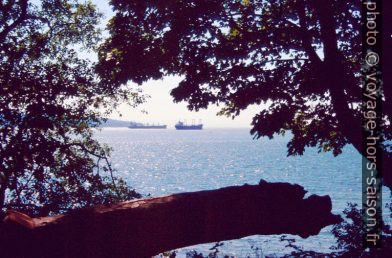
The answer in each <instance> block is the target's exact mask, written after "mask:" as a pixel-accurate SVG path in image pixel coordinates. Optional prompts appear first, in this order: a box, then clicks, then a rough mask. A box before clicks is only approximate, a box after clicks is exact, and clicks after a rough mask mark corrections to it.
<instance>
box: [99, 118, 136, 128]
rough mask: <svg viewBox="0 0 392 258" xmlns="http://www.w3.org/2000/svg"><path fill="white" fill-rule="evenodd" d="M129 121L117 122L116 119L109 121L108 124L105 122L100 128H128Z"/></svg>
mask: <svg viewBox="0 0 392 258" xmlns="http://www.w3.org/2000/svg"><path fill="white" fill-rule="evenodd" d="M128 126H129V121H123V120H115V119H108V120H107V121H106V122H103V123H102V124H101V125H100V127H128Z"/></svg>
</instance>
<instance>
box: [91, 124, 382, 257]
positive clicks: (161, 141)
mask: <svg viewBox="0 0 392 258" xmlns="http://www.w3.org/2000/svg"><path fill="white" fill-rule="evenodd" d="M96 138H97V139H98V140H99V141H100V142H102V143H107V144H108V145H109V146H111V147H112V148H113V153H112V159H111V160H112V163H113V165H114V167H115V168H116V170H117V175H119V176H121V177H123V178H125V179H126V181H127V182H128V183H129V185H131V186H132V187H134V188H135V189H136V190H137V191H138V192H140V193H142V194H151V195H152V196H158V195H163V194H168V193H177V192H184V191H198V190H206V189H216V188H220V187H225V186H232V185H243V184H245V183H247V184H257V183H258V182H259V180H260V179H261V178H263V179H265V180H267V181H270V182H290V183H296V184H300V185H302V186H303V187H305V189H306V190H307V191H308V194H318V195H329V196H330V197H331V199H332V205H333V212H334V213H337V214H342V211H343V210H344V209H345V208H346V207H347V203H348V202H352V203H358V204H360V201H361V156H360V155H359V154H358V153H357V151H356V150H355V149H354V148H353V147H351V146H348V147H346V148H345V149H344V152H343V154H342V155H340V156H338V157H333V155H332V154H331V153H318V152H317V149H313V148H312V149H307V150H306V151H305V154H304V155H303V156H296V157H287V156H286V155H287V147H286V145H287V142H288V139H289V138H288V137H281V136H278V137H276V138H274V139H273V140H269V139H268V138H262V139H259V140H253V139H252V137H251V135H250V134H249V130H247V129H205V130H201V131H175V130H171V129H167V130H159V129H157V130H154V129H152V130H143V129H127V128H124V129H104V130H103V131H101V132H98V133H97V134H96ZM384 190H385V191H384V200H387V199H389V198H388V197H389V194H387V192H386V189H384ZM387 212H388V210H386V209H385V211H384V217H387V216H389V214H386V213H387ZM330 230H331V227H326V228H324V229H323V230H322V231H321V233H320V234H319V235H317V236H314V237H309V238H308V239H305V240H303V239H301V238H300V237H295V236H289V237H290V238H295V239H296V240H297V244H299V245H301V246H303V247H305V248H307V249H311V250H316V251H325V252H328V251H329V248H330V247H331V246H332V245H334V244H335V239H334V238H333V236H332V234H331V233H330ZM280 237H281V236H280V235H279V236H278V235H276V236H253V237H247V238H243V239H240V240H235V241H227V242H225V243H224V245H223V246H222V247H220V248H219V250H220V251H221V254H227V255H234V256H236V257H244V256H247V255H250V256H251V257H254V256H255V252H256V251H254V250H251V246H254V247H255V248H260V249H261V250H262V251H261V252H262V253H263V254H269V255H270V254H277V255H278V256H279V255H281V254H283V253H289V252H290V251H292V250H291V249H289V248H286V247H285V245H286V244H287V242H281V241H280V240H279V239H280ZM212 246H213V244H205V245H199V246H195V247H189V248H184V249H182V250H180V251H179V254H180V255H179V257H182V256H184V253H185V252H186V251H188V250H192V249H196V250H197V251H199V252H205V253H208V252H209V248H211V247H212ZM261 252H260V251H259V254H260V253H261Z"/></svg>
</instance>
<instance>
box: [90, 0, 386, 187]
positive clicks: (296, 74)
mask: <svg viewBox="0 0 392 258" xmlns="http://www.w3.org/2000/svg"><path fill="white" fill-rule="evenodd" d="M111 3H112V6H113V8H114V11H115V16H114V18H113V19H112V20H111V21H110V24H109V29H110V33H111V34H110V38H109V39H108V40H106V42H105V44H103V45H102V46H101V47H100V57H99V58H100V59H99V65H98V66H97V69H98V71H99V73H100V74H101V75H102V77H103V78H104V81H105V82H106V83H107V84H108V85H120V84H123V83H126V82H127V81H129V80H131V81H133V82H136V83H139V84H141V83H143V82H145V81H147V80H148V79H159V78H162V77H163V76H166V75H181V76H183V80H182V81H181V82H180V84H179V85H178V86H177V87H176V88H174V89H173V91H172V95H173V97H174V100H175V101H186V102H187V103H188V107H189V108H190V109H193V110H198V109H200V108H207V106H208V105H209V104H220V105H223V108H222V111H221V114H222V115H227V116H232V117H235V116H237V115H238V114H240V112H241V111H242V110H244V109H246V108H247V107H249V106H250V105H261V104H266V105H267V106H268V107H266V108H263V106H261V109H262V110H261V112H260V113H259V114H258V115H256V116H255V117H254V119H253V122H252V125H253V129H252V131H251V132H252V134H254V135H255V137H261V136H268V137H273V135H274V134H275V133H284V132H285V131H286V130H290V131H291V132H292V133H293V138H292V139H291V141H290V143H289V144H288V154H289V155H296V154H302V153H303V152H304V150H305V148H306V147H307V146H317V147H318V148H319V150H320V151H333V153H334V155H338V154H340V153H341V152H342V148H343V146H344V145H346V144H347V143H351V144H353V145H354V146H355V147H356V148H357V150H358V151H360V152H361V113H360V108H361V82H360V68H361V63H360V60H361V37H360V36H361V33H360V31H361V27H360V19H361V17H360V10H361V1H359V0H355V1H340V0H328V1H313V0H274V1H263V0H242V1H239V0H225V1H221V0H219V1H218V0H192V1H177V0H167V1H160V0H146V1H124V0H114V1H112V2H111ZM384 7H385V10H388V8H389V7H390V6H389V7H388V4H387V3H385V4H384ZM387 19H389V18H386V22H385V23H386V24H387ZM384 27H387V26H384ZM389 27H390V26H389ZM384 34H385V35H386V36H385V44H388V43H389V42H391V38H390V37H389V36H388V35H391V30H390V28H386V29H385V31H384ZM390 51H391V50H390V49H389V48H385V50H384V53H383V54H385V56H390V54H391V52H390ZM386 62H389V61H388V60H386ZM108 68H113V69H108ZM384 74H385V76H384V81H386V82H389V83H390V82H391V79H390V78H391V76H390V74H389V73H384ZM391 89H392V88H391V87H385V88H384V93H385V103H384V104H385V108H384V115H385V116H384V118H385V120H384V122H385V123H384V124H383V125H382V127H383V130H384V137H385V140H387V139H392V135H391V133H392V131H391V125H390V124H389V123H388V121H390V118H391V115H392V113H391V112H392V108H390V107H391V104H392V101H391V100H392V96H391V95H392V90H391ZM384 144H385V145H384V154H383V155H384V156H383V162H384V165H385V168H386V169H385V170H384V171H387V168H388V167H389V168H390V167H391V165H392V163H391V162H392V156H391V152H390V149H388V146H389V145H390V142H388V141H385V142H384ZM384 178H385V183H386V184H387V185H389V186H391V185H392V175H391V174H390V173H386V174H385V175H384Z"/></svg>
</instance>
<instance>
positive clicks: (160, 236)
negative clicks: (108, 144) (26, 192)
mask: <svg viewBox="0 0 392 258" xmlns="http://www.w3.org/2000/svg"><path fill="white" fill-rule="evenodd" d="M305 193H306V191H305V190H304V189H303V188H302V187H301V186H299V185H291V184H288V183H267V182H265V181H261V182H260V184H259V185H244V186H234V187H226V188H221V189H218V190H210V191H200V192H192V193H180V194H173V195H168V196H162V197H156V198H147V199H140V200H136V201H130V202H124V203H119V204H113V205H110V206H96V207H93V208H90V209H81V210H75V211H71V212H70V213H68V214H65V215H57V216H52V217H41V218H30V217H28V216H26V215H24V214H21V213H17V212H12V211H10V212H8V215H7V216H6V217H5V219H4V221H3V223H1V224H0V225H1V226H0V242H1V243H2V246H3V248H2V255H5V257H7V255H9V254H12V255H13V256H14V257H24V256H28V257H40V258H42V257H137V258H143V257H151V256H152V255H156V254H158V253H161V252H164V251H167V250H172V249H176V248H180V247H184V246H190V245H195V244H201V243H209V242H217V241H222V240H229V239H238V238H242V237H245V236H250V235H256V234H260V235H272V234H295V235H299V236H301V237H304V238H306V237H309V236H311V235H316V234H318V233H319V231H320V230H321V229H322V228H323V227H325V226H328V225H331V224H335V223H338V222H340V221H341V218H340V217H339V216H337V215H333V214H332V213H331V208H332V207H331V200H330V198H329V197H328V196H316V195H312V196H309V197H308V198H304V195H305ZM14 243H18V246H23V248H17V249H15V248H13V246H14V245H13V244H14Z"/></svg>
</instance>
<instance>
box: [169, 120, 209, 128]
mask: <svg viewBox="0 0 392 258" xmlns="http://www.w3.org/2000/svg"><path fill="white" fill-rule="evenodd" d="M174 127H175V128H176V129H177V130H202V129H203V124H202V123H201V122H199V124H192V125H187V124H186V123H184V122H181V121H178V123H177V124H176V125H175V126H174Z"/></svg>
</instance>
